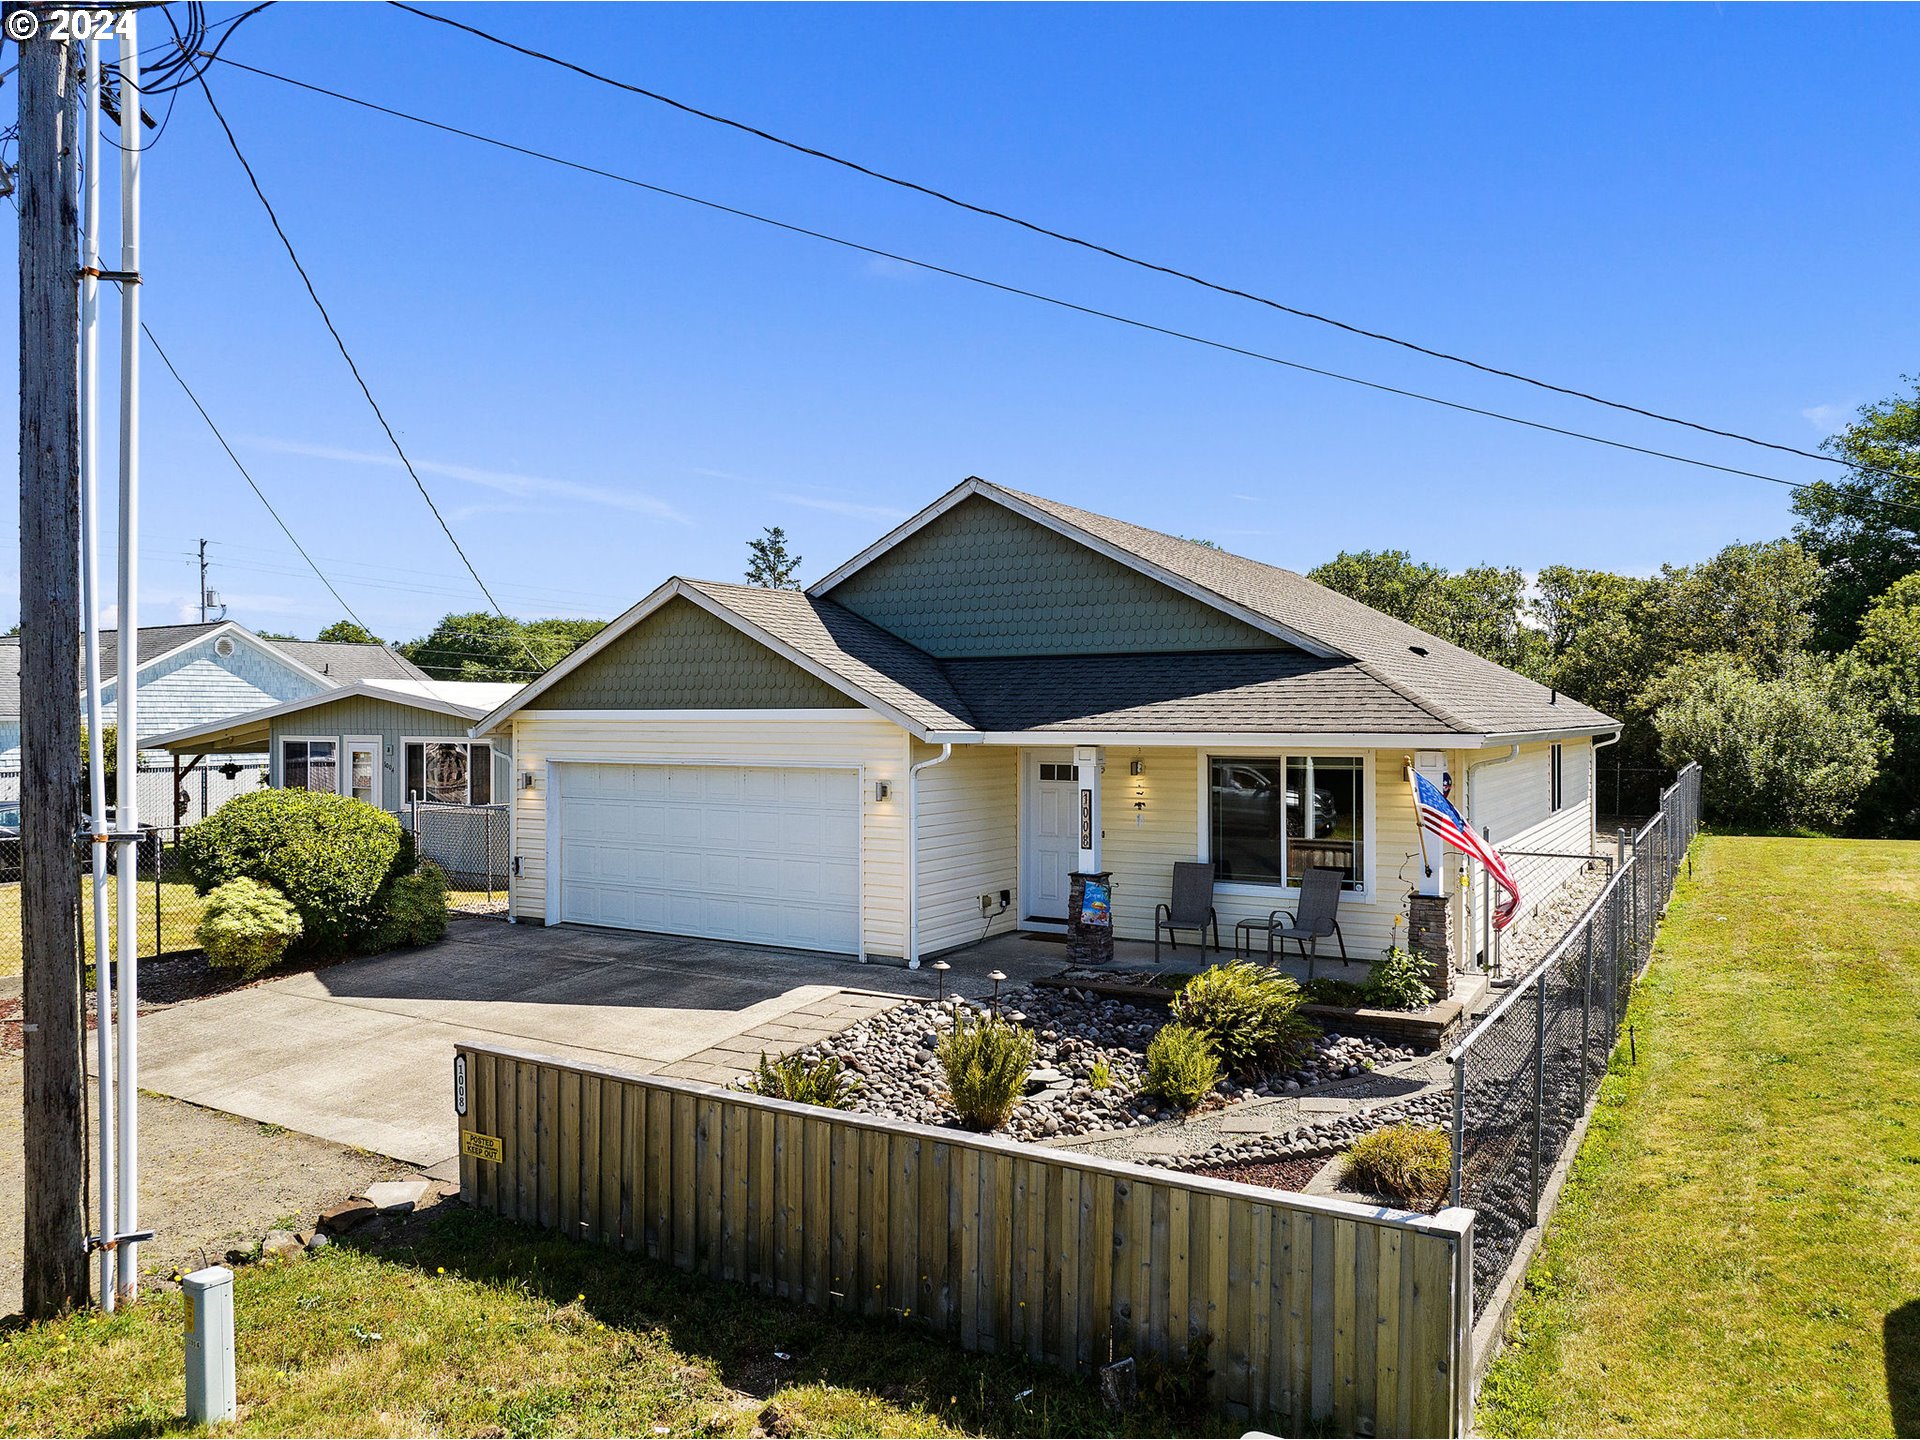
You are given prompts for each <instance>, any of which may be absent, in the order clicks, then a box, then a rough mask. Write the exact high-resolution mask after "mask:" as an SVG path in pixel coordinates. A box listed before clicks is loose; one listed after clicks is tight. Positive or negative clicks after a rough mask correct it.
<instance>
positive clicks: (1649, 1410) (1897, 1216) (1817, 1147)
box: [1478, 837, 1920, 1435]
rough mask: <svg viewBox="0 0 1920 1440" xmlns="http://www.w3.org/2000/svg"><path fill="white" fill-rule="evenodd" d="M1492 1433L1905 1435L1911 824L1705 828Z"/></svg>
mask: <svg viewBox="0 0 1920 1440" xmlns="http://www.w3.org/2000/svg"><path fill="white" fill-rule="evenodd" d="M1630 1019H1631V1021H1632V1024H1633V1025H1634V1028H1635V1034H1636V1039H1637V1041H1638V1048H1639V1063H1638V1065H1637V1066H1634V1067H1629V1066H1627V1065H1626V1064H1625V1063H1624V1058H1623V1057H1616V1063H1615V1068H1614V1073H1613V1074H1612V1075H1611V1076H1610V1077H1609V1078H1608V1080H1607V1081H1606V1083H1605V1086H1604V1088H1603V1090H1602V1093H1601V1103H1600V1105H1599V1108H1598V1110H1597V1112H1596V1114H1595V1118H1594V1121H1593V1124H1592V1127H1591V1129H1590V1130H1589V1132H1588V1135H1587V1139H1586V1143H1585V1145H1584V1147H1583V1148H1582V1151H1581V1153H1580V1156H1579V1159H1578V1161H1577V1164H1576V1167H1575V1170H1574V1174H1573V1177H1572V1179H1571V1181H1570V1182H1569V1184H1568V1186H1567V1189H1566V1191H1565V1193H1564V1194H1563V1196H1562V1198H1561V1202H1560V1209H1559V1212H1558V1214H1557V1215H1556V1216H1555V1217H1554V1220H1553V1222H1552V1225H1551V1227H1550V1228H1549V1231H1548V1234H1547V1239H1546V1244H1545V1246H1544V1247H1543V1249H1542V1251H1541V1253H1540V1255H1539V1257H1538V1258H1537V1259H1536V1260H1535V1262H1534V1266H1533V1269H1532V1271H1531V1273H1530V1274H1529V1276H1528V1284H1527V1291H1526V1294H1525V1295H1524V1297H1523V1299H1522V1302H1521V1307H1520V1312H1519V1329H1518V1338H1517V1341H1516V1342H1515V1343H1514V1344H1513V1346H1512V1347H1511V1348H1509V1350H1508V1351H1507V1352H1506V1354H1505V1355H1503V1356H1502V1357H1501V1358H1500V1359H1499V1360H1498V1361H1497V1362H1496V1363H1495V1365H1494V1367H1493V1370H1492V1372H1491V1373H1490V1374H1489V1376H1488V1378H1487V1382H1486V1385H1485V1387H1484V1388H1483V1390H1482V1392H1481V1400H1480V1415H1479V1427H1478V1428H1479V1429H1481V1430H1482V1431H1483V1432H1484V1433H1487V1434H1491V1435H1535V1434H1550V1435H1606V1434H1643V1435H1644V1434H1655V1435H1887V1434H1898V1435H1920V844H1915V843H1903V842H1866V841H1843V840H1790V839H1757V838H1738V837H1722V838H1707V839H1703V840H1702V841H1701V842H1700V844H1699V846H1698V848H1697V850H1696V852H1695V868H1694V878H1693V879H1692V880H1691V881H1689V880H1688V879H1686V878H1685V877H1684V876H1682V878H1681V881H1680V886H1679V890H1678V893H1677V895H1676V899H1675V903H1674V906H1673V909H1672V911H1671V913H1670V914H1669V916H1668V918H1667V921H1666V923H1665V925H1664V927H1663V928H1662V930H1661V932H1660V936H1659V944H1658V947H1657V949H1656V952H1655V956H1654V962H1653V966H1652V969H1651V970H1650V971H1649V972H1648V975H1647V978H1646V979H1645V980H1644V981H1643V982H1642V983H1641V985H1640V988H1639V991H1638V994H1637V996H1636V998H1635V1000H1634V1004H1633V1009H1632V1012H1631V1015H1630Z"/></svg>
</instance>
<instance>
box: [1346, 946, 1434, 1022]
mask: <svg viewBox="0 0 1920 1440" xmlns="http://www.w3.org/2000/svg"><path fill="white" fill-rule="evenodd" d="M1431 970H1432V966H1431V965H1429V964H1428V962H1427V960H1426V957H1424V956H1421V955H1416V954H1414V952H1413V951H1411V950H1406V949H1402V948H1401V947H1400V946H1398V945H1392V946H1389V947H1388V948H1387V949H1386V950H1384V951H1382V952H1381V954H1380V958H1379V959H1378V960H1376V961H1374V962H1373V968H1372V969H1370V970H1368V971H1367V983H1366V985H1365V986H1364V987H1362V989H1363V991H1364V993H1365V995H1366V1003H1367V1004H1369V1005H1371V1006H1373V1008H1374V1009H1376V1010H1418V1009H1420V1008H1421V1007H1422V1006H1424V1005H1429V1004H1431V1003H1433V986H1431V985H1429V984H1428V983H1427V976H1428V974H1429V973H1430V972H1431Z"/></svg>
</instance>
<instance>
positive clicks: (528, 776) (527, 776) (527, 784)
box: [520, 770, 533, 790]
mask: <svg viewBox="0 0 1920 1440" xmlns="http://www.w3.org/2000/svg"><path fill="white" fill-rule="evenodd" d="M520 788H521V789H522V790H531V789H533V771H531V770H522V771H521V772H520Z"/></svg>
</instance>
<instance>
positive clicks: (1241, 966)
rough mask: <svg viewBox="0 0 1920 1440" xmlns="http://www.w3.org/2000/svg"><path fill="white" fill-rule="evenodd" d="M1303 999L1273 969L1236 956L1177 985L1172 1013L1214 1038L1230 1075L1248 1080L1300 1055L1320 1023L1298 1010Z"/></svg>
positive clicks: (1293, 1061) (1291, 1062)
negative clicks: (1228, 961) (1309, 1018)
mask: <svg viewBox="0 0 1920 1440" xmlns="http://www.w3.org/2000/svg"><path fill="white" fill-rule="evenodd" d="M1302 998H1303V997H1302V995H1301V992H1300V987H1299V986H1298V985H1296V984H1294V982H1293V981H1292V980H1289V979H1288V978H1287V977H1286V976H1285V975H1282V974H1281V973H1280V972H1279V971H1278V970H1275V969H1273V968H1271V967H1270V966H1266V965H1255V964H1253V963H1252V962H1250V961H1246V960H1235V961H1233V962H1232V963H1231V964H1227V965H1215V966H1213V967H1212V968H1210V969H1207V970H1203V971H1201V972H1200V973H1199V974H1198V975H1196V976H1194V977H1193V978H1192V979H1191V980H1189V981H1188V982H1187V983H1186V984H1185V985H1184V986H1182V987H1181V989H1180V993H1179V994H1178V995H1176V996H1174V997H1173V1014H1174V1018H1175V1019H1176V1020H1178V1021H1180V1023H1181V1024H1183V1025H1191V1026H1192V1027H1193V1028H1194V1029H1196V1030H1198V1031H1199V1032H1200V1033H1201V1034H1203V1035H1205V1036H1206V1037H1207V1039H1208V1040H1210V1041H1212V1042H1213V1049H1214V1053H1215V1054H1216V1055H1218V1056H1219V1057H1220V1063H1221V1064H1222V1065H1224V1066H1226V1068H1227V1073H1228V1074H1229V1075H1233V1076H1236V1077H1239V1078H1242V1079H1250V1078H1255V1077H1258V1076H1261V1075H1268V1074H1271V1073H1273V1072H1274V1071H1277V1070H1285V1069H1290V1068H1292V1067H1293V1066H1294V1065H1297V1064H1298V1063H1299V1062H1300V1061H1301V1060H1302V1059H1303V1058H1304V1057H1305V1054H1306V1050H1307V1047H1308V1046H1309V1045H1310V1044H1311V1043H1312V1042H1313V1038H1314V1036H1316V1035H1318V1034H1319V1033H1320V1027H1319V1026H1317V1025H1315V1024H1314V1023H1313V1022H1312V1021H1311V1020H1308V1019H1307V1018H1306V1017H1305V1016H1303V1015H1301V1014H1299V1013H1298V1011H1299V1008H1300V1001H1301V999H1302Z"/></svg>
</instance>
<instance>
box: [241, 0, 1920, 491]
mask: <svg viewBox="0 0 1920 1440" xmlns="http://www.w3.org/2000/svg"><path fill="white" fill-rule="evenodd" d="M392 3H398V0H392ZM403 8H404V7H403ZM421 13H424V12H421ZM221 63H222V64H224V65H228V66H231V67H232V68H234V69H237V70H244V71H246V72H247V73H248V74H251V75H259V76H262V77H264V78H266V79H269V80H278V81H280V82H281V83H282V84H286V85H292V86H294V87H296V88H297V89H301V90H309V91H312V92H313V93H314V94H316V95H325V96H327V97H329V98H331V99H334V100H340V101H344V102H345V103H347V104H349V105H357V106H359V107H361V108H362V109H366V110H372V111H375V112H377V113H378V114H382V115H388V116H391V117H393V118H394V119H397V120H406V121H409V122H411V123H413V124H416V125H424V126H426V127H427V128H428V129H431V130H439V131H442V132H444V133H445V134H449V135H458V136H460V137H462V138H463V139H467V140H474V141H477V142H479V143H480V144H483V145H491V146H494V147H495V148H497V149H501V150H508V151H511V152H513V153H514V154H516V155H524V156H527V157H528V158H530V159H534V160H544V161H546V162H548V163H549V164H553V165H560V166H563V167H565V168H566V169H569V170H575V171H578V172H580V173H581V174H585V175H595V176H598V177H600V178H601V179H603V180H612V181H616V182H617V183H619V184H622V185H629V186H632V187H633V188H634V189H636V190H644V191H646V192H648V193H649V194H653V195H660V196H664V197H666V198H668V199H671V200H679V201H682V202H684V203H686V204H689V205H698V206H700V207H702V208H703V209H707V210H712V211H716V212H718V213H720V214H723V215H732V216H734V217H736V218H738V219H742V220H751V221H754V222H755V223H756V224H760V225H766V226H769V227H771V228H772V229H775V230H782V231H785V232H787V233H788V234H792V235H802V236H805V237H807V238H808V239H812V240H821V241H825V242H826V243H828V244H830V245H838V246H841V247H842V248H844V249H848V250H853V251H856V252H858V253H860V254H862V255H871V256H875V257H876V258H879V259H883V260H891V261H894V262H896V263H898V264H901V265H910V266H912V267H914V268H915V269H919V270H925V271H928V272H930V273H932V274H935V275H945V276H947V277H948V278H950V279H954V280H963V281H966V282H967V283H968V284H971V285H979V286H982V287H984V288H986V289H989V290H995V291H998V292H1000V293H1001V294H1005V295H1014V296H1018V297H1020V298H1022V299H1026V300H1034V301H1038V302H1039V303H1041V304H1043V305H1051V306H1054V307H1056V308H1058V309H1061V310H1068V311H1072V312H1074V313H1075V314H1080V315H1087V316H1091V317H1093V318H1095V319H1099V320H1107V321H1111V322H1112V323H1114V324H1117V325H1125V326H1129V327H1131V328H1133V329H1136V330H1143V331H1146V332H1148V333H1150V334H1155V335H1163V336H1166V337H1167V338H1169V339H1173V340H1182V341H1185V342H1187V343H1188V344H1192V345H1200V346H1204V347H1206V348H1207V349H1210V350H1218V351H1222V352H1224V353H1226V354H1230V355H1238V356H1240V357H1242V358H1243V359H1248V360H1257V361H1260V362H1261V363H1263V364H1267V365H1277V366H1280V367H1282V368H1283V369H1288V370H1294V371H1298V372H1300V373H1302V374H1307V375H1317V376H1320V377H1321V378H1322V379H1327V380H1337V381H1340V382H1341V383H1342V384H1347V385H1357V386H1360V387H1361V388H1363V389H1367V390H1373V391H1377V392H1379V393H1382V394H1387V395H1398V396H1400V397H1401V398H1403V399H1408V400H1418V401H1420V402H1422V403H1423V404H1427V405H1437V406H1439V407H1441V408H1442V409H1446V410H1453V411H1457V412H1459V413H1462V414H1467V415H1478V416H1481V417H1482V418H1484V419H1488V420H1499V421H1502V422H1504V423H1506V424H1509V425H1519V426H1523V427H1525V428H1526V429H1529V430H1539V431H1543V432H1545V433H1547V434H1550V435H1560V436H1563V437H1565V438H1567V439H1570V440H1584V441H1586V442H1587V443H1589V444H1593V445H1604V446H1606V447H1608V448H1609V449H1613V450H1624V451H1627V452H1629V453H1631V454H1635V455H1646V456H1649V457H1651V458H1653V459H1656V460H1669V461H1672V462H1673V463H1675V464H1678V465H1691V466H1693V467H1695V468H1697V469H1701V470H1712V471H1717V472H1718V473H1720V474H1723V475H1735V476H1739V477H1741V478H1743V479H1748V480H1764V481H1766V482H1767V483H1768V484H1770V485H1781V486H1785V487H1786V488H1787V489H1790V490H1811V489H1815V488H1818V487H1821V486H1825V485H1826V484H1827V483H1828V482H1825V481H1812V482H1810V481H1803V480H1788V479H1785V478H1783V477H1781V476H1778V475H1768V474H1765V473H1763V472H1761V471H1758V470H1744V469H1741V468H1740V467H1738V466H1734V465H1722V464H1719V463H1717V462H1716V461H1712V460H1700V459H1697V458H1695V457H1693V456H1690V455H1679V454H1675V453H1674V452H1672V451H1669V450H1659V449H1655V448H1653V447H1651V446H1646V445H1635V444H1631V443H1630V442H1628V441H1625V440H1613V439H1609V438H1607V437H1606V436H1603V435H1595V434H1592V433H1590V432H1588V431H1583V430H1573V429H1570V428H1568V427H1566V426H1562V425H1550V424H1548V423H1547V422H1545V421H1542V420H1529V419H1527V418H1525V417H1524V416H1520V415H1513V414H1509V413H1507V412H1505V411H1501V410H1490V409H1487V408H1486V407H1484V406H1479V405H1469V404H1466V403H1465V402H1464V401H1459V400H1448V399H1444V398H1442V397H1441V396H1438V395H1431V394H1427V393H1425V392H1424V391H1419V390H1409V389H1406V388H1404V387H1402V386H1398V385H1388V384H1385V383H1384V382H1382V381H1378V380H1367V379H1364V378H1362V377H1360V376H1357V375H1349V374H1346V373H1343V372H1341V371H1338V370H1328V369H1325V368H1323V367H1321V366H1318V365H1308V364H1306V363H1304V362H1302V361H1299V360H1289V359H1286V358H1284V357H1283V356H1279V355H1273V354H1270V353H1268V352H1266V351H1262V350H1254V349H1250V348H1248V347H1246V346H1243V345H1235V344H1232V343H1230V342H1228V341H1224V340H1214V339H1210V338H1209V337H1207V336H1204V335H1198V334H1195V333H1193V332H1191V331H1187V330H1177V329H1174V328H1172V327H1170V326H1166V325H1158V324H1155V323H1153V322H1152V321H1148V320H1141V319H1138V318H1135V317H1133V316H1130V315H1122V314H1120V313H1118V312H1116V311H1112V310H1102V309H1099V308H1097V307H1095V306H1091V305H1082V304H1080V303H1078V302H1077V301H1073V300H1065V299H1061V298H1060V297H1059V296H1056V295H1048V294H1045V293H1044V292H1042V291H1038V290H1029V289H1026V288H1024V287H1022V286H1019V285H1011V284H1008V283H1006V282H1004V281H1000V280H992V279H988V278H987V277H985V276H982V275H976V274H973V273H971V272H969V271H965V270H957V269H954V268H953V267H951V266H947V265H938V264H935V263H933V262H932V261H929V260H918V259H915V258H914V257H912V256H910V255H902V254H900V253H899V252H897V251H893V250H885V249H881V248H880V247H878V246H874V245H866V244H862V243H861V242H860V241H857V240H849V239H847V238H846V237H844V236H841V235H834V234H830V233H828V232H827V231H824V230H815V229H811V228H809V227H808V226H805V225H796V224H793V223H791V222H789V221H785V220H777V219H774V218H773V217H772V216H769V215H762V214H759V213H757V212H755V211H752V210H745V209H742V208H740V207H739V206H736V205H727V204H723V203H722V202H720V201H718V200H708V199H705V198H704V197H702V196H699V195H692V194H689V193H687V192H686V191H683V190H674V189H670V188H668V187H667V186H664V185H655V184H652V183H651V182H649V181H646V180H640V179H636V178H635V177H633V176H631V175H622V174H619V173H618V172H616V171H612V170H605V169H602V168H601V167H599V166H597V165H588V164H585V163H583V162H581V161H578V160H569V159H567V158H565V157H564V156H560V155H555V154H552V153H550V152H548V151H544V150H536V149H533V148H531V147H530V146H526V145H518V144H515V143H513V142H512V141H509V140H501V139H498V138H496V137H494V136H491V135H483V134H481V133H479V132H478V131H474V130H467V129H463V128H462V127H460V126H458V125H449V124H446V123H445V122H443V121H439V120H430V119H428V118H426V117H425V116H423V115H416V114H413V113H411V112H409V111H405V110H396V109H394V108H393V107H391V106H387V105H381V104H378V103H376V102H374V101H372V100H363V99H361V98H360V97H358V96H356V95H348V94H345V93H344V92H342V91H339V90H332V89H329V88H328V87H326V86H324V85H316V84H313V83H312V82H310V81H306V80H296V79H294V78H293V77H292V76H289V75H281V74H278V73H276V72H274V71H271V70H262V69H260V68H258V67H257V66H253V65H247V64H244V63H242V62H241V61H238V60H232V59H225V58H223V59H222V61H221ZM1814 458H1816V459H1830V458H1831V457H1828V456H1815V457H1814ZM1856 468H1859V467H1856ZM1890 473H1895V474H1897V473H1898V472H1890ZM1903 478H1911V477H1903ZM1863 498H1868V497H1863ZM1869 503H1872V504H1876V505H1881V506H1884V507H1888V508H1892V509H1899V510H1909V511H1913V512H1914V513H1915V514H1920V505H1913V504H1908V503H1906V502H1904V501H1898V500H1884V499H1880V498H1878V497H1871V498H1869Z"/></svg>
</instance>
